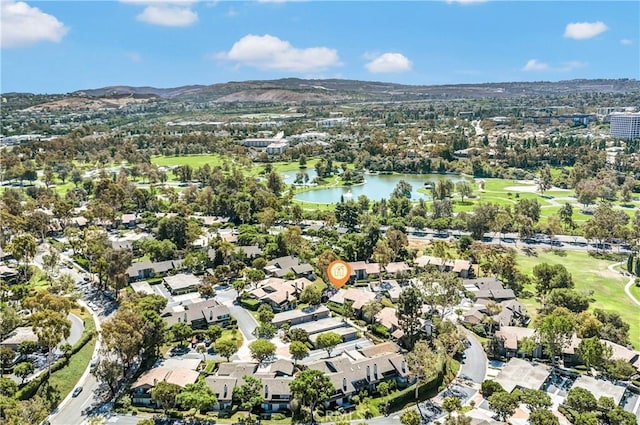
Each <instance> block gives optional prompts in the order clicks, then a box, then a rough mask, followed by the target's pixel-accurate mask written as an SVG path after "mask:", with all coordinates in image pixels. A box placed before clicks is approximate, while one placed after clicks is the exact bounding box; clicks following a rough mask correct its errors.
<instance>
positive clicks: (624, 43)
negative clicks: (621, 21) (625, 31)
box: [620, 38, 633, 46]
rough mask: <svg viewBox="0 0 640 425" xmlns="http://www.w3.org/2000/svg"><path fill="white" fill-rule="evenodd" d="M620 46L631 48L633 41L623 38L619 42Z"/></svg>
mask: <svg viewBox="0 0 640 425" xmlns="http://www.w3.org/2000/svg"><path fill="white" fill-rule="evenodd" d="M620 44H622V45H625V46H631V45H632V44H633V40H632V39H630V38H623V39H622V40H620Z"/></svg>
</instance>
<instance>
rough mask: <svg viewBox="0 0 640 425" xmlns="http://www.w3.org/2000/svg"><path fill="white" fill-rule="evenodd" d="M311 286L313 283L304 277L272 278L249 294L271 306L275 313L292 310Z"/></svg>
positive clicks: (264, 281)
mask: <svg viewBox="0 0 640 425" xmlns="http://www.w3.org/2000/svg"><path fill="white" fill-rule="evenodd" d="M311 284H312V282H311V281H310V280H309V279H307V278H304V277H303V278H299V279H293V280H284V279H281V278H276V277H270V278H267V279H265V280H263V281H261V282H258V285H257V286H258V287H257V288H256V289H254V290H252V291H249V292H248V294H249V296H251V297H253V298H256V299H258V300H260V301H262V302H264V303H267V304H269V305H270V306H271V308H272V309H273V310H274V311H276V312H280V311H286V310H290V309H291V308H292V307H293V306H294V301H296V300H297V298H298V296H299V294H300V293H301V292H302V291H303V290H304V288H306V287H307V286H309V285H311Z"/></svg>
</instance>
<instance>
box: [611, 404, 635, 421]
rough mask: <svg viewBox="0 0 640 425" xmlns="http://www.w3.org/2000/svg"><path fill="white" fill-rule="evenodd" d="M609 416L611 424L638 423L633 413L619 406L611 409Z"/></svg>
mask: <svg viewBox="0 0 640 425" xmlns="http://www.w3.org/2000/svg"><path fill="white" fill-rule="evenodd" d="M607 418H608V419H609V424H610V425H635V424H637V423H638V422H637V419H636V417H635V415H634V414H633V413H631V412H627V411H626V410H624V409H623V408H622V407H619V406H617V407H615V408H614V409H613V410H611V411H610V412H609V414H608V415H607Z"/></svg>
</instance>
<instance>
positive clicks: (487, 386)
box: [480, 379, 504, 398]
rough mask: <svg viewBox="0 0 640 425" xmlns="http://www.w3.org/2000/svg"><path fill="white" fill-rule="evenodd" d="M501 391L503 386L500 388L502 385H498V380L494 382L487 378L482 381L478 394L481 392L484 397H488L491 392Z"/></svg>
mask: <svg viewBox="0 0 640 425" xmlns="http://www.w3.org/2000/svg"><path fill="white" fill-rule="evenodd" d="M501 391H504V388H502V385H500V383H499V382H496V381H494V380H492V379H487V380H485V381H483V382H482V385H481V386H480V394H482V396H483V397H484V398H489V397H491V396H492V395H493V394H495V393H498V392H501Z"/></svg>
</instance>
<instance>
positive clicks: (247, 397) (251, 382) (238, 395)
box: [233, 375, 267, 419]
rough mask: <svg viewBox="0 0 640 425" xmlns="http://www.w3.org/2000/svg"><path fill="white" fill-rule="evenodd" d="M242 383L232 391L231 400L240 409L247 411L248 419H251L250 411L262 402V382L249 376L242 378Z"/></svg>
mask: <svg viewBox="0 0 640 425" xmlns="http://www.w3.org/2000/svg"><path fill="white" fill-rule="evenodd" d="M242 380H243V381H244V383H243V384H242V385H240V386H238V387H235V388H234V389H233V398H234V399H236V400H237V401H238V403H239V404H240V408H241V409H243V410H248V411H249V419H251V411H252V410H253V409H255V408H256V407H257V406H259V405H260V404H262V403H263V402H264V397H263V396H262V394H263V393H264V392H266V391H267V390H266V389H265V390H264V392H263V386H262V380H261V379H260V378H256V377H253V376H251V375H245V376H243V377H242Z"/></svg>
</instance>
